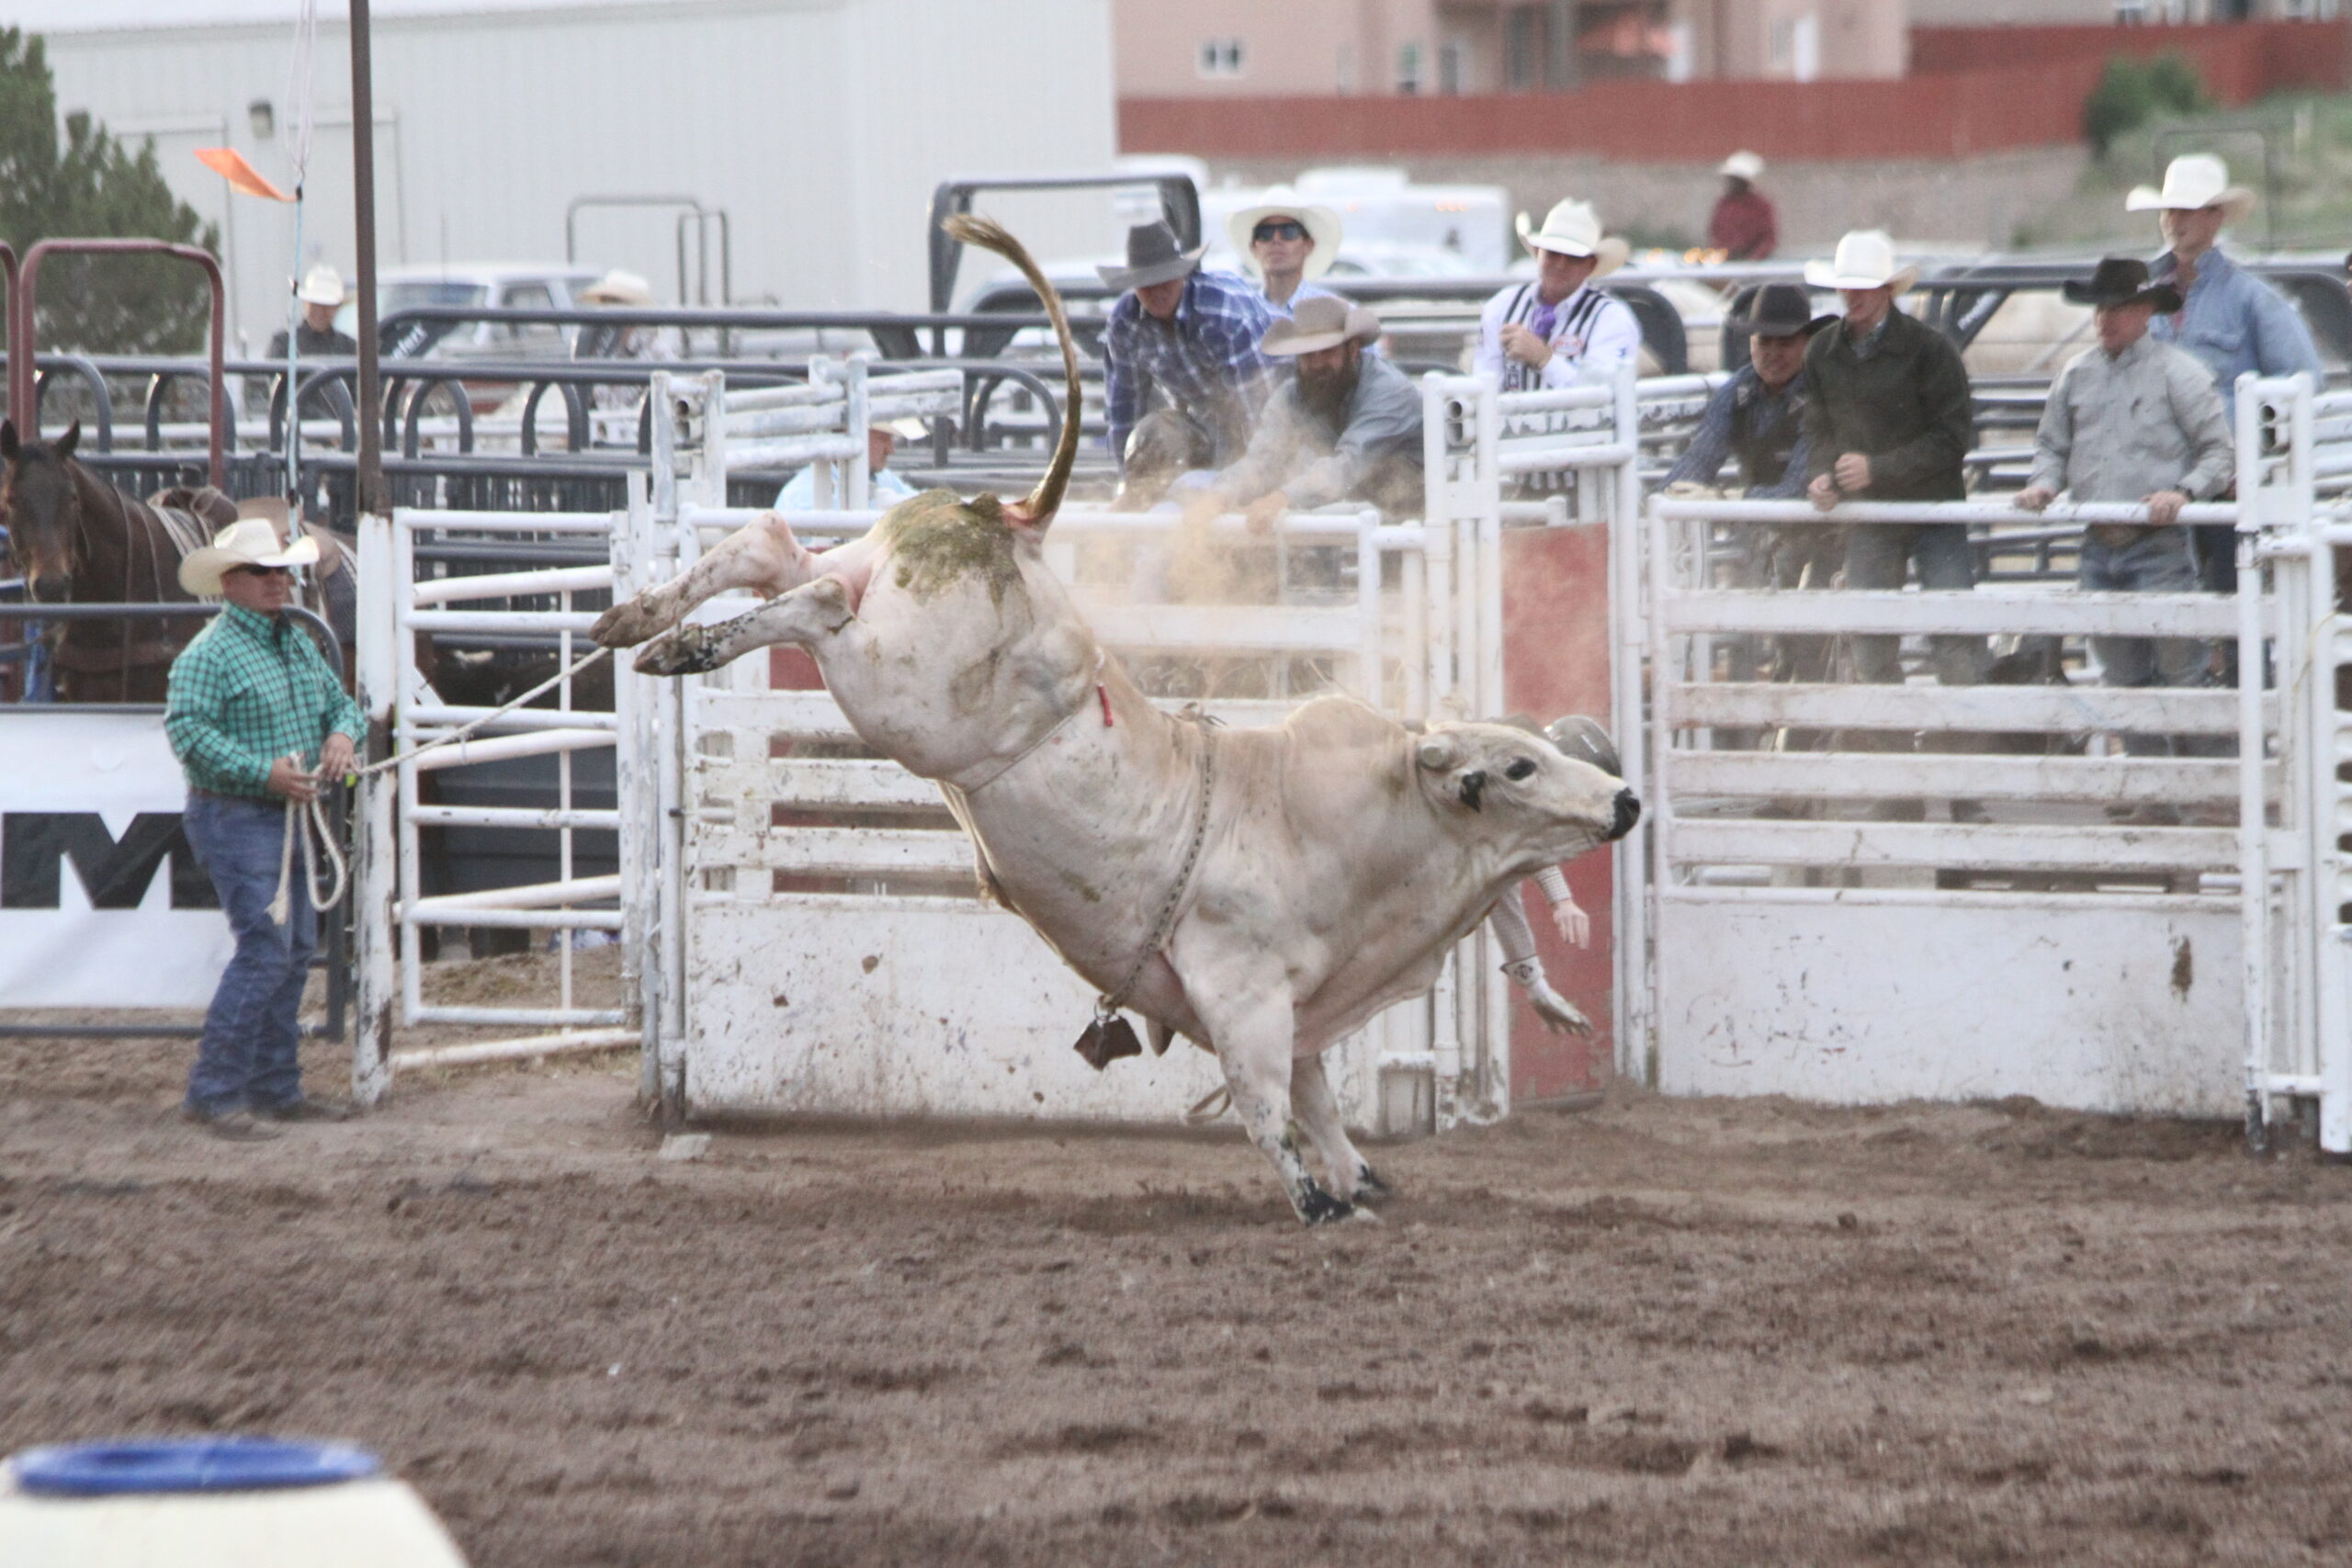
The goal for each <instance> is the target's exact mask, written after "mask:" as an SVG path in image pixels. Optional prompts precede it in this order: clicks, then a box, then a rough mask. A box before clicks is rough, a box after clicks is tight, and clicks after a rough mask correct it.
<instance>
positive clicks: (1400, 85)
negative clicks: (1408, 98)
mask: <svg viewBox="0 0 2352 1568" xmlns="http://www.w3.org/2000/svg"><path fill="white" fill-rule="evenodd" d="M1420 90H1421V46H1420V45H1419V44H1418V43H1400V44H1398V45H1397V91H1398V92H1400V93H1418V92H1419V91H1420Z"/></svg>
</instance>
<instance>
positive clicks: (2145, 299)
mask: <svg viewBox="0 0 2352 1568" xmlns="http://www.w3.org/2000/svg"><path fill="white" fill-rule="evenodd" d="M2065 294H2066V298H2067V299H2070V300H2072V301H2074V302H2075V304H2078V305H2089V306H2092V307H2094V308H2095V309H2096V310H2097V311H2098V346H2097V347H2096V348H2086V349H2085V350H2084V351H2083V352H2082V353H2080V354H2078V355H2075V357H2074V358H2073V359H2071V360H2069V361H2067V363H2066V367H2065V368H2064V369H2063V370H2061V371H2059V372H2058V378H2057V379H2056V380H2055V381H2053V382H2052V383H2051V387H2050V400H2049V401H2048V402H2047V403H2045V404H2044V405H2043V406H2042V411H2041V428H2040V429H2038V430H2037V431H2036V432H2035V433H2034V443H2033V445H2034V457H2033V474H2032V478H2031V480H2030V482H2029V483H2028V484H2027V486H2026V488H2025V489H2023V490H2021V491H2018V495H2017V504H2018V506H2020V507H2022V508H2024V509H2025V510H2026V511H2028V512H2039V511H2041V509H2042V508H2043V507H2045V506H2048V505H2049V504H2050V502H2052V500H2053V499H2055V498H2056V496H2057V494H2058V492H2059V491H2066V492H2067V494H2069V495H2070V496H2071V497H2072V498H2073V499H2074V500H2075V501H2076V502H2100V501H2106V502H2140V503H2142V504H2143V505H2145V506H2146V507H2147V509H2148V520H2147V522H2145V523H2094V524H2092V525H2090V526H2089V527H2088V528H2086V530H2085V531H2084V536H2083V553H2082V565H2081V570H2080V574H2079V577H2078V582H2079V585H2080V586H2081V587H2083V588H2084V589H2086V590H2089V591H2092V592H2169V593H2187V592H2193V591H2194V590H2195V589H2196V588H2197V586H2198V570H2197V558H2196V555H2195V552H2194V551H2193V550H2192V549H2191V547H2190V542H2189V535H2188V529H2186V528H2184V527H2182V526H2181V525H2180V509H2181V508H2182V507H2183V506H2186V505H2187V504H2188V503H2189V502H2192V501H2208V500H2211V499H2212V498H2214V497H2216V496H2220V495H2222V494H2224V493H2226V492H2227V491H2228V490H2229V488H2230V480H2231V475H2232V468H2233V449H2232V444H2231V439H2230V427H2229V421H2228V419H2227V418H2226V417H2225V415H2224V414H2223V412H2222V397H2221V394H2220V393H2219V392H2217V391H2215V390H2214V389H2213V378H2212V376H2211V373H2210V372H2209V371H2208V370H2207V369H2206V368H2205V367H2204V366H2203V365H2202V364H2200V363H2199V361H2198V360H2197V358H2196V357H2195V356H2194V355H2191V354H2189V353H2188V352H2187V351H2186V350H2184V349H2181V348H2177V347H2176V346H2174V345H2173V344H2168V343H2165V342H2161V341H2159V340H2158V339H2156V338H2154V337H2153V336H2151V335H2149V332H2148V326H2149V322H2150V321H2151V320H2152V319H2153V318H2154V316H2155V315H2156V314H2157V313H2158V312H2170V311H2174V310H2179V309H2180V291H2179V290H2178V289H2177V288H2174V287H2173V286H2172V285H2171V284H2170V283H2168V282H2164V281H2152V280H2151V279H2150V277H2149V274H2148V266H2147V264H2146V263H2145V262H2142V261H2139V260H2136V259H2134V258H2132V257H2129V256H2109V257H2108V258H2107V259H2106V260H2105V261H2102V262H2101V263H2099V264H2098V270H2096V271H2095V272H2093V273H2092V274H2091V278H2090V281H2089V282H2088V283H2086V284H2084V283H2069V284H2067V285H2066V286H2065ZM2091 651H2092V653H2093V654H2094V655H2096V656H2097V658H2098V663H2099V670H2100V672H2101V677H2102V679H2103V680H2104V682H2105V683H2106V684H2108V685H2110V686H2194V685H2198V684H2200V683H2202V681H2203V677H2204V670H2205V645H2204V644H2203V643H2200V642H2197V641H2194V640H2192V639H2190V638H2187V637H2093V638H2092V639H2091ZM2124 748H2125V750H2128V751H2130V752H2131V754H2133V755H2135V756H2165V755H2168V754H2171V753H2172V752H2174V751H2175V750H2183V749H2185V748H2183V747H2179V746H2177V745H2176V744H2175V743H2174V742H2172V741H2170V740H2168V739H2166V738H2165V737H2163V736H2155V735H2131V736H2126V737H2125V738H2124ZM2169 812H2170V808H2169V807H2160V808H2154V812H2153V813H2152V814H2151V816H2150V817H2149V820H2150V821H2151V822H2152V823H2153V821H2154V818H2155V817H2157V816H2164V817H2166V818H2168V819H2169V820H2173V821H2177V820H2178V818H2177V817H2172V816H2169Z"/></svg>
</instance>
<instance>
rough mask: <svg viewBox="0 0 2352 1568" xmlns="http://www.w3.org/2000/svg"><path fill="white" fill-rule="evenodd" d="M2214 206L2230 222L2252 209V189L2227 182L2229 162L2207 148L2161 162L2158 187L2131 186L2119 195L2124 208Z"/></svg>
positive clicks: (2154, 209)
mask: <svg viewBox="0 0 2352 1568" xmlns="http://www.w3.org/2000/svg"><path fill="white" fill-rule="evenodd" d="M2204 207H2218V208H2220V209H2222V220H2223V221H2224V222H2229V223H2234V222H2236V221H2237V220H2239V219H2241V218H2244V217H2245V215H2246V214H2247V213H2249V212H2251V211H2253V210H2254V192H2252V191H2250V190H2248V189H2246V187H2245V186H2233V185H2232V184H2231V183H2230V166H2229V165H2228V164H2224V163H2222V160H2220V159H2219V158H2216V157H2214V156H2213V154H2211V152H2184V153H2182V154H2181V155H2180V156H2179V157H2177V158H2175V159H2174V160H2173V161H2172V162H2171V163H2170V164H2166V165H2165V185H2164V188H2163V189H2162V190H2158V189H2157V188H2156V187H2155V186H2133V187H2132V191H2131V195H2129V196H2127V197H2124V198H2123V209H2124V210H2125V211H2126V212H2164V211H2172V212H2194V211H2196V210H2197V209H2199V208H2204Z"/></svg>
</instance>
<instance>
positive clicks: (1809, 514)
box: [1650, 496, 2238, 528]
mask: <svg viewBox="0 0 2352 1568" xmlns="http://www.w3.org/2000/svg"><path fill="white" fill-rule="evenodd" d="M1650 505H1651V507H1652V508H1653V509H1654V510H1655V511H1656V512H1657V514H1658V515H1659V516H1660V517H1663V518H1665V519H1666V520H1668V522H1675V521H1678V520H1679V521H1687V522H1693V523H1886V524H1898V523H1988V524H2000V523H2006V524H2009V525H2012V526H2015V527H2020V528H2022V527H2041V526H2047V525H2051V524H2055V523H2145V522H2146V521H2147V520H2148V509H2147V508H2146V507H2144V506H2141V505H2138V504H2136V503H2126V502H2090V503H2086V504H2083V505H2064V506H2057V505H2053V506H2052V507H2050V508H2049V509H2048V510H2047V511H2044V512H2021V511H2019V510H2018V508H2016V507H2014V506H2010V505H2007V504H1994V503H1991V502H1981V501H1976V502H1969V501H1847V502H1838V504H1837V505H1836V506H1835V507H1833V508H1831V509H1830V510H1829V511H1827V512H1823V511H1821V510H1820V509H1819V508H1817V507H1815V505H1813V503H1812V502H1804V501H1697V500H1692V501H1680V500H1674V499H1671V498H1668V497H1667V496H1657V497H1654V498H1653V499H1652V500H1651V502H1650ZM2180 520H2181V521H2182V522H2183V523H2235V522H2236V521H2237V520H2238V509H2237V507H2236V506H2235V505H2233V504H2226V503H2222V502H2197V503H2195V504H2193V505H2188V506H2184V507H2182V508H2181V509H2180Z"/></svg>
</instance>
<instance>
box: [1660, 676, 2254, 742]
mask: <svg viewBox="0 0 2352 1568" xmlns="http://www.w3.org/2000/svg"><path fill="white" fill-rule="evenodd" d="M1659 700H1660V702H1661V703H1662V704H1663V705H1664V711H1665V716H1666V719H1667V722H1668V723H1669V724H1671V725H1674V726H1677V727H1687V726H1704V725H1723V726H1752V725H1791V726H1795V727H1798V728H1807V729H1973V730H1984V731H1988V732H1997V731H2002V730H2032V731H2039V732H2044V733H2050V734H2059V735H2071V734H2082V733H2087V732H2089V731H2093V730H2122V731H2130V732H2136V733H2139V734H2143V735H2233V734H2235V733H2236V732H2237V727H2238V694H2236V693H2235V692H2233V691H2211V690H2166V689H2163V688H2155V689H2145V688H2141V689H2132V688H2124V687H2116V686H1937V685H1903V686H1871V685H1851V686H1847V685H1800V684H1795V683H1790V684H1785V685H1784V684H1780V683H1777V682H1764V681H1755V682H1736V683H1733V682H1714V683H1710V684H1703V685H1685V684H1682V683H1679V682H1669V683H1668V684H1667V685H1666V686H1664V687H1663V688H1662V689H1661V691H1660V693H1659ZM2265 704H2266V709H2265V711H2266V714H2267V716H2268V718H2267V722H2274V723H2275V722H2276V716H2277V712H2278V703H2277V699H2276V697H2268V698H2266V699H2265Z"/></svg>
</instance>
